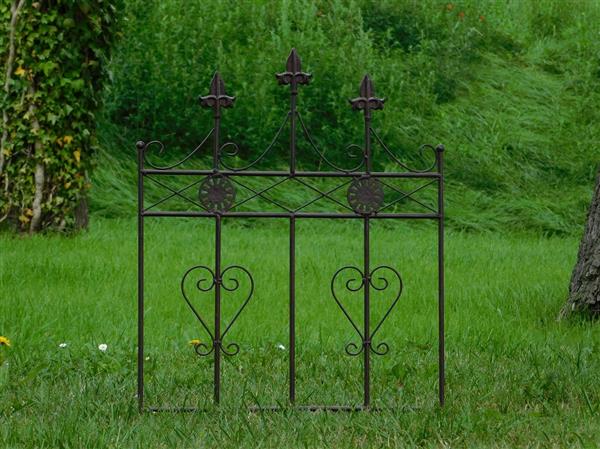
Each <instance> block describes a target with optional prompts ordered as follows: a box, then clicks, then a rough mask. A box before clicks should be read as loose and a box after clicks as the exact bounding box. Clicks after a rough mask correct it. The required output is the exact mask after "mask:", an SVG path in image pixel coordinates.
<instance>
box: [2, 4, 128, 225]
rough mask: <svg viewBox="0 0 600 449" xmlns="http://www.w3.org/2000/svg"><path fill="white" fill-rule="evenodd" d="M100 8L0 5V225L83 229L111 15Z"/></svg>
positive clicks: (104, 7)
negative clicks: (0, 91)
mask: <svg viewBox="0 0 600 449" xmlns="http://www.w3.org/2000/svg"><path fill="white" fill-rule="evenodd" d="M114 3H115V2H108V1H96V2H90V1H81V2H79V1H78V2H75V1H66V0H56V1H44V2H28V1H16V0H15V1H12V2H2V5H0V20H1V21H2V22H1V23H2V28H3V33H0V35H1V37H0V39H1V40H2V42H1V43H2V45H0V48H1V50H0V57H1V59H2V61H3V62H4V64H3V67H5V68H6V69H7V71H5V70H3V71H2V74H3V75H2V84H3V86H4V91H3V95H2V98H1V107H2V111H3V121H2V145H1V148H0V185H1V186H2V192H3V194H2V196H1V197H0V198H1V200H0V214H2V216H1V220H2V221H4V220H6V219H8V222H10V223H11V224H13V225H14V226H15V227H17V228H18V229H20V230H23V231H24V230H29V231H30V232H33V231H37V230H40V229H48V228H54V229H66V228H69V227H71V226H73V225H74V224H75V221H76V217H79V223H78V224H79V225H83V224H85V220H86V208H85V196H86V191H87V189H88V187H89V179H88V176H87V173H88V171H89V169H90V168H91V167H92V160H93V159H92V155H93V150H94V142H95V140H94V134H95V123H96V118H95V115H94V113H95V112H96V111H97V110H98V106H99V101H100V98H99V97H100V96H99V93H100V90H101V86H102V81H103V79H104V72H103V70H102V63H103V61H104V59H105V58H106V53H107V51H108V49H109V47H110V44H111V41H112V37H113V36H114V26H115V19H116V14H117V10H116V7H115V5H114Z"/></svg>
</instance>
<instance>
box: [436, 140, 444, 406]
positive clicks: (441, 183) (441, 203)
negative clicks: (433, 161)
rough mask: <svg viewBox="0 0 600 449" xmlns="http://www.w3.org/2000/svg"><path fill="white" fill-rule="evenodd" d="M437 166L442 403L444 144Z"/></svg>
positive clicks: (441, 383)
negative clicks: (438, 175)
mask: <svg viewBox="0 0 600 449" xmlns="http://www.w3.org/2000/svg"><path fill="white" fill-rule="evenodd" d="M436 158H437V168H438V172H439V174H440V177H439V179H438V213H439V218H438V333H439V335H438V356H439V360H438V364H439V367H438V370H439V380H438V382H439V396H440V405H441V406H443V405H444V403H445V383H446V357H445V331H444V319H445V318H444V314H445V311H444V300H445V298H444V295H445V286H444V146H443V145H438V146H437V147H436Z"/></svg>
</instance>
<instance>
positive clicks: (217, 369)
mask: <svg viewBox="0 0 600 449" xmlns="http://www.w3.org/2000/svg"><path fill="white" fill-rule="evenodd" d="M215 276H216V279H215V340H214V342H213V347H214V353H215V366H214V388H215V391H214V396H215V403H216V404H218V403H219V401H220V393H221V283H222V282H223V280H222V279H221V215H219V214H217V215H216V216H215Z"/></svg>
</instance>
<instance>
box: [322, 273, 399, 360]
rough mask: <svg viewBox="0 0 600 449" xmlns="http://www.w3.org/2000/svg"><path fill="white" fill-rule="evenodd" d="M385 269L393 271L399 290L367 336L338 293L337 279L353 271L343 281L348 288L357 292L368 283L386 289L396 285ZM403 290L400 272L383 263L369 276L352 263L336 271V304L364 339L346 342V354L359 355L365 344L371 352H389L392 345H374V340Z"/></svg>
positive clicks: (332, 288) (334, 285) (334, 294)
mask: <svg viewBox="0 0 600 449" xmlns="http://www.w3.org/2000/svg"><path fill="white" fill-rule="evenodd" d="M385 271H389V272H391V273H392V275H393V276H394V277H395V278H396V279H397V284H398V290H397V292H396V296H395V297H394V299H393V301H392V303H391V305H390V306H389V308H388V309H387V310H386V312H385V313H384V315H383V317H382V318H381V319H380V320H379V322H378V323H377V325H376V326H375V327H374V329H373V330H372V331H371V333H370V335H368V336H365V335H364V334H363V332H362V331H361V330H360V329H359V327H358V326H357V324H356V323H355V322H354V320H353V319H352V317H351V316H350V313H349V312H348V310H347V309H346V307H344V306H343V304H342V302H341V300H340V298H339V296H338V294H337V293H336V288H335V287H336V280H337V279H338V278H340V277H341V276H342V274H343V273H346V274H347V273H351V274H350V277H349V279H347V280H345V281H343V285H344V286H345V288H346V290H348V291H350V292H357V291H359V290H362V289H363V288H364V287H365V286H366V285H367V284H368V285H369V286H370V287H373V289H375V290H377V291H384V290H387V289H388V288H390V286H391V285H394V284H393V283H392V282H391V280H390V279H388V278H387V277H386V276H385ZM402 290H403V284H402V277H401V276H400V273H398V271H397V270H396V269H394V268H392V267H390V266H388V265H381V266H379V267H376V268H375V269H373V270H372V271H371V273H370V274H369V276H368V278H366V277H365V276H364V274H363V272H362V271H361V270H360V269H359V268H357V267H355V266H352V265H347V266H344V267H342V268H340V269H339V270H337V271H336V272H335V274H334V275H333V278H332V279H331V294H332V296H333V299H334V300H335V302H336V304H337V305H338V307H339V308H340V310H341V311H342V313H343V314H344V316H345V317H346V318H347V319H348V321H349V322H350V324H351V325H352V327H353V328H354V330H355V331H356V333H357V334H358V336H359V337H360V339H361V341H362V344H360V345H359V344H356V343H354V342H350V343H348V344H346V346H345V347H344V350H345V352H346V354H348V355H350V356H357V355H359V354H361V353H362V352H363V351H364V348H365V346H368V347H369V349H370V350H371V352H373V353H374V354H376V355H385V354H387V353H388V352H389V350H390V347H389V345H388V344H387V343H386V342H380V343H378V344H376V345H373V343H372V341H373V337H374V336H375V334H377V332H378V331H379V329H380V328H381V326H382V325H383V323H384V322H385V321H386V320H387V318H388V316H389V315H390V313H391V312H392V310H393V309H394V308H395V307H396V304H397V303H398V301H399V299H400V296H401V295H402Z"/></svg>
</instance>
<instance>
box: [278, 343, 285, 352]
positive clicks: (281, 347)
mask: <svg viewBox="0 0 600 449" xmlns="http://www.w3.org/2000/svg"><path fill="white" fill-rule="evenodd" d="M277 349H280V350H281V351H285V346H283V345H282V344H281V343H278V344H277Z"/></svg>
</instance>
